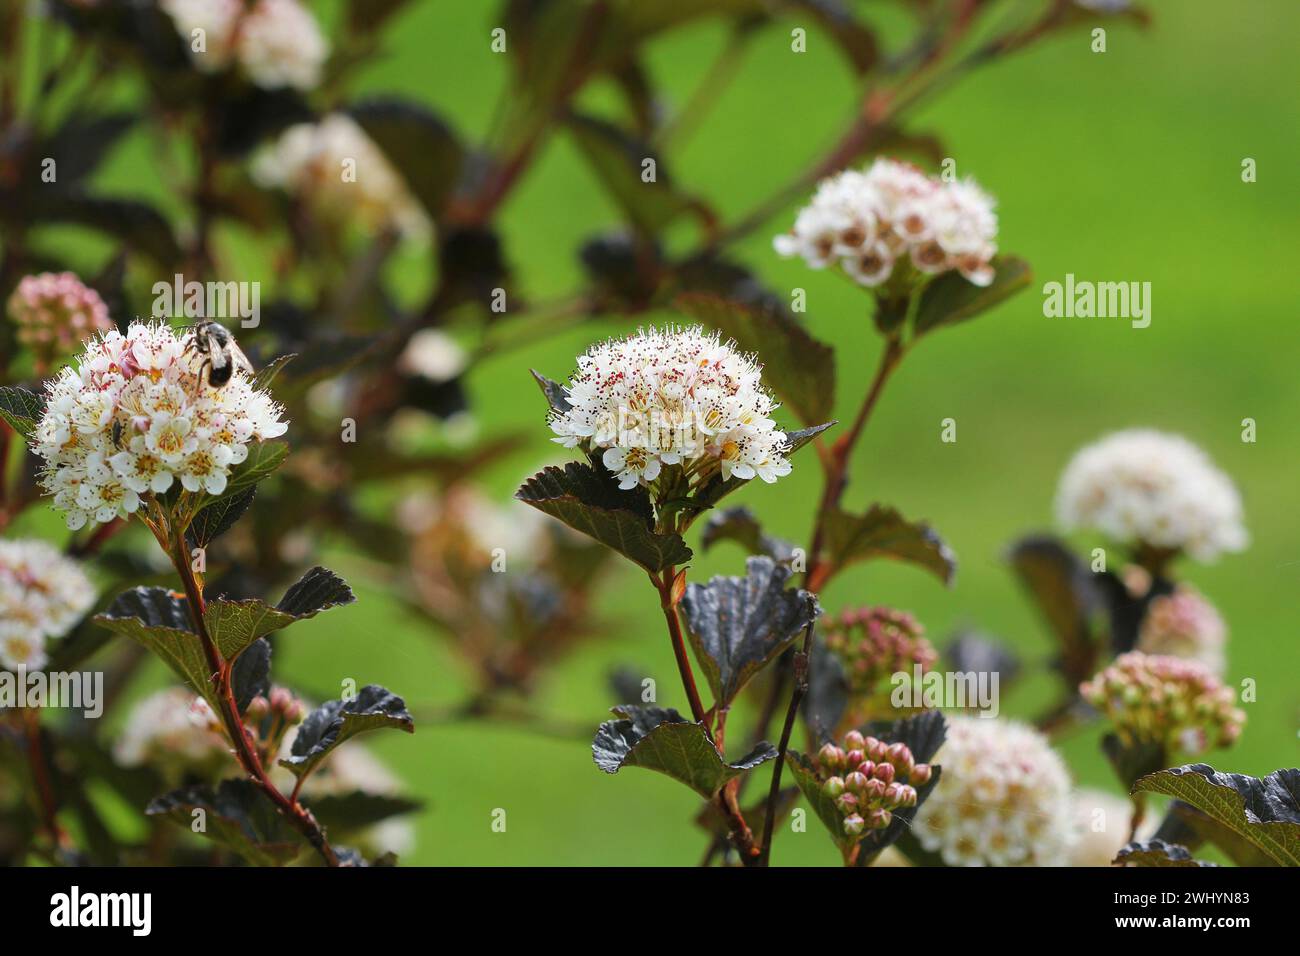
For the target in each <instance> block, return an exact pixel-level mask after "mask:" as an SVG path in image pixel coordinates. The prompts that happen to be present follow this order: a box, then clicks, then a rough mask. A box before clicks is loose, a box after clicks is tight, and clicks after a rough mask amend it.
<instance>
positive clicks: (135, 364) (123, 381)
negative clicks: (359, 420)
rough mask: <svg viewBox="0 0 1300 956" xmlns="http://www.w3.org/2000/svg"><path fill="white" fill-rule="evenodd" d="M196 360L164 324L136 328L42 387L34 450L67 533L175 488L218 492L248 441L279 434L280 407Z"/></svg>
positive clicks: (237, 377) (94, 347)
mask: <svg viewBox="0 0 1300 956" xmlns="http://www.w3.org/2000/svg"><path fill="white" fill-rule="evenodd" d="M202 371H203V367H202V356H201V355H200V354H198V353H197V352H196V351H194V350H188V351H187V348H186V339H185V337H184V336H182V335H178V334H177V333H176V332H175V331H173V330H172V329H171V328H170V327H168V326H167V325H165V324H144V323H139V322H137V323H133V324H132V325H131V327H130V328H129V329H128V330H127V333H126V335H122V334H121V333H119V332H117V331H116V330H114V331H111V332H108V333H106V334H105V335H103V336H102V337H100V338H98V339H94V340H92V341H90V342H88V343H87V344H86V347H85V350H84V352H83V353H82V355H81V356H80V357H79V359H78V362H77V366H76V367H75V368H74V367H72V366H68V367H65V368H64V369H62V371H60V373H59V375H58V376H57V377H56V378H54V379H53V380H51V381H50V382H49V383H47V385H46V403H45V411H44V413H43V414H42V417H41V420H40V422H39V423H38V425H37V427H36V430H35V431H34V432H33V434H32V438H31V443H32V449H33V450H34V451H35V452H36V454H37V455H38V456H40V457H41V458H42V459H44V461H45V469H44V471H43V473H42V476H41V482H42V485H43V487H44V488H45V491H46V492H47V493H48V494H50V495H51V496H52V497H53V499H54V507H55V508H57V509H58V510H60V511H63V512H65V514H66V518H67V524H68V527H69V528H73V529H76V528H79V527H81V526H82V525H84V524H86V523H87V522H88V521H95V522H100V523H106V522H109V521H112V520H113V519H114V518H119V517H121V518H125V517H127V516H129V515H131V514H133V513H135V512H136V511H137V510H138V509H139V507H140V504H141V496H143V495H148V494H161V493H163V492H165V491H167V490H168V489H169V488H171V487H172V483H173V482H176V481H179V482H180V483H181V485H182V487H183V488H184V489H185V490H186V491H188V492H191V493H200V492H206V493H207V494H210V495H217V494H220V493H221V492H222V491H223V490H225V487H226V482H227V480H228V478H229V476H230V469H231V468H233V467H234V466H236V465H238V464H239V463H241V462H242V461H244V460H245V459H246V458H247V457H248V445H249V443H250V442H253V441H259V440H262V439H266V438H273V437H276V436H278V435H282V434H283V433H284V431H285V429H286V428H287V427H288V426H287V425H286V424H285V423H284V422H282V421H281V420H280V415H281V414H282V412H283V409H281V408H280V406H279V405H277V404H276V403H275V402H274V401H273V400H272V399H271V398H270V396H269V395H267V394H266V393H264V392H260V391H255V390H254V389H253V387H252V385H251V384H250V383H249V381H248V379H247V377H246V376H245V373H244V372H242V371H236V372H235V374H234V375H233V376H232V378H231V379H230V381H229V382H227V383H226V384H225V385H224V386H222V387H221V388H219V389H216V388H213V387H212V386H211V385H210V384H208V382H207V379H206V376H205V375H203V374H201V373H202Z"/></svg>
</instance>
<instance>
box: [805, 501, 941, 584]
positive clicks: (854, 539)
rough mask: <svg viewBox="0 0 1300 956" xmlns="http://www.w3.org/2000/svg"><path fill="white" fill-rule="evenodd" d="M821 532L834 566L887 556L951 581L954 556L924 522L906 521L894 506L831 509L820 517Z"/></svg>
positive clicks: (843, 565) (838, 566) (840, 566)
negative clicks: (852, 511) (854, 511)
mask: <svg viewBox="0 0 1300 956" xmlns="http://www.w3.org/2000/svg"><path fill="white" fill-rule="evenodd" d="M822 536H823V541H824V542H825V545H826V551H827V553H828V555H829V556H830V560H831V562H832V563H833V564H834V566H835V567H837V568H842V567H845V566H847V565H849V564H853V563H854V562H857V561H868V560H871V559H874V558H887V559H889V560H893V561H904V562H907V563H908V564H915V565H917V566H918V567H920V568H923V569H925V570H926V571H929V572H930V573H931V574H933V575H935V576H936V577H937V578H938V579H939V580H940V581H942V582H943V583H944V584H951V583H952V579H953V575H954V574H956V572H957V556H956V555H955V554H953V552H952V549H950V548H949V547H948V545H947V544H945V543H944V541H943V539H942V538H940V537H939V535H938V534H937V533H936V532H935V531H934V529H932V528H931V527H930V526H929V525H928V524H925V523H924V522H919V521H918V522H913V521H908V520H907V519H906V518H904V517H903V516H902V515H901V514H899V513H898V512H897V511H896V510H895V509H893V508H890V507H886V506H884V505H878V504H877V505H872V506H871V508H870V509H868V511H867V513H866V514H864V515H852V514H849V513H848V512H846V511H842V510H840V509H835V510H833V511H830V512H829V513H828V514H827V515H826V517H825V518H824V519H823V523H822Z"/></svg>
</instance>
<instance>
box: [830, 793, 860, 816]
mask: <svg viewBox="0 0 1300 956" xmlns="http://www.w3.org/2000/svg"><path fill="white" fill-rule="evenodd" d="M835 806H837V807H838V808H839V811H840V813H845V814H848V813H856V812H857V810H858V798H857V797H855V796H854V795H853V794H851V793H841V794H840V795H839V796H838V797H836V798H835Z"/></svg>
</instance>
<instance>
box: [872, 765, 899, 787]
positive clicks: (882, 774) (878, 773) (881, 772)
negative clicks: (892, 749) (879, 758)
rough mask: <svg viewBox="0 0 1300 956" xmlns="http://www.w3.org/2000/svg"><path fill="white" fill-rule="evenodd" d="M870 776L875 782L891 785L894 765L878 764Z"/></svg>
mask: <svg viewBox="0 0 1300 956" xmlns="http://www.w3.org/2000/svg"><path fill="white" fill-rule="evenodd" d="M872 776H873V777H875V778H876V779H877V780H883V781H884V782H885V783H893V782H894V765H893V764H892V763H878V764H876V769H875V771H874V772H873V773H872Z"/></svg>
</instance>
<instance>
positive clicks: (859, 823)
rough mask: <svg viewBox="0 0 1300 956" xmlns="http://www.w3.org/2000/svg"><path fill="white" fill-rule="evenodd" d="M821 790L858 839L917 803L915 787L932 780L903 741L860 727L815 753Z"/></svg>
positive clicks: (847, 832)
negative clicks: (866, 733)
mask: <svg viewBox="0 0 1300 956" xmlns="http://www.w3.org/2000/svg"><path fill="white" fill-rule="evenodd" d="M816 768H817V776H818V778H819V779H821V780H822V793H824V794H825V795H826V796H827V797H829V798H830V799H831V800H833V801H835V806H836V808H837V809H838V810H839V811H840V815H841V816H842V817H843V827H844V833H845V835H846V836H850V837H853V838H855V839H856V838H857V837H860V836H862V835H863V834H864V833H866V832H868V831H870V830H882V829H884V828H885V827H887V826H889V824H890V823H891V822H893V819H894V813H895V812H896V811H898V810H900V809H903V808H906V807H914V806H916V799H917V797H916V788H917V787H922V786H925V784H927V783H929V782H930V777H931V775H932V770H931V768H930V765H929V764H924V763H916V762H915V761H914V760H913V758H912V751H911V750H910V749H908V746H907V744H904V743H892V744H891V743H886V742H885V741H883V740H879V739H877V738H875V737H870V736H864V735H863V734H861V733H860V732H858V731H856V730H851V731H849V732H848V733H847V734H845V735H844V740H843V742H842V744H841V745H840V746H838V747H837V746H836V745H835V744H832V743H828V744H826V745H825V746H823V747H822V749H821V750H819V751H818V752H817V760H816Z"/></svg>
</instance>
